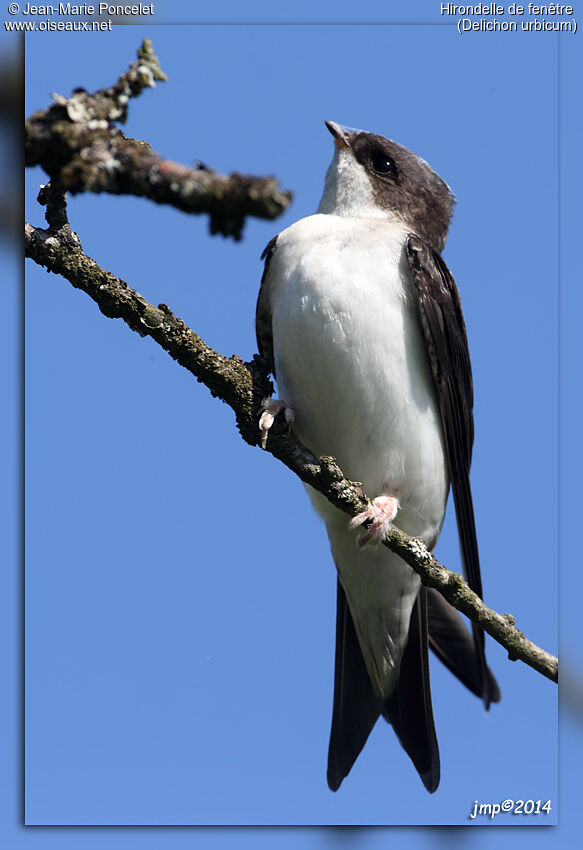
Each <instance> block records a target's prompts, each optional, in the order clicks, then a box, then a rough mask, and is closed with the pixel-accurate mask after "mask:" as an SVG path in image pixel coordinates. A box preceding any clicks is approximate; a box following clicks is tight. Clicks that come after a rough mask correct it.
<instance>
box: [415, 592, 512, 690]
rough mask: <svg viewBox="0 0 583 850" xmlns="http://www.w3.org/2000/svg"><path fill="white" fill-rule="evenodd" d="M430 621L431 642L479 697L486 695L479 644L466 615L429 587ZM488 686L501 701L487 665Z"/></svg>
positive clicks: (442, 659)
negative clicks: (477, 651) (465, 619)
mask: <svg viewBox="0 0 583 850" xmlns="http://www.w3.org/2000/svg"><path fill="white" fill-rule="evenodd" d="M427 621H428V629H429V646H430V647H431V649H432V650H433V652H434V653H435V654H436V655H437V657H438V658H439V660H440V661H441V662H442V663H443V664H445V666H446V667H447V668H448V670H451V672H452V673H453V674H454V676H457V678H458V679H459V680H460V682H462V684H464V685H465V686H466V688H468V689H469V690H470V691H471V692H472V693H473V694H475V695H476V696H477V697H481V696H482V691H483V685H482V681H481V679H480V675H479V673H480V663H479V660H478V658H477V655H476V646H475V643H474V640H473V639H472V635H471V634H470V632H469V631H468V630H467V628H466V626H465V623H464V619H463V617H462V616H461V614H459V613H458V612H457V611H456V609H455V608H454V607H453V606H452V605H450V604H449V602H448V601H447V600H446V599H444V598H443V596H442V595H441V593H439V592H438V591H437V590H433V588H430V587H428V588H427ZM486 675H487V677H488V689H489V691H490V699H491V701H492V702H500V689H499V688H498V684H497V682H496V679H495V678H494V676H493V674H492V671H491V670H490V668H489V667H486Z"/></svg>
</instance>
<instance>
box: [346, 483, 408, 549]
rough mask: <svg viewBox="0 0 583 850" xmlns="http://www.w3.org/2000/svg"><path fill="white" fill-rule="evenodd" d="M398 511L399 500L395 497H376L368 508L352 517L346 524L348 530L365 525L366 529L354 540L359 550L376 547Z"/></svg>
mask: <svg viewBox="0 0 583 850" xmlns="http://www.w3.org/2000/svg"><path fill="white" fill-rule="evenodd" d="M398 510H399V500H398V499H397V497H396V496H377V498H376V499H373V501H372V503H371V506H370V508H367V509H366V511H362V512H361V513H359V514H357V515H356V516H355V517H352V519H351V520H350V522H349V523H348V527H349V528H357V527H358V526H359V525H364V524H365V523H366V524H367V527H366V529H365V530H364V531H361V532H360V534H359V535H358V537H357V538H356V545H357V546H358V547H359V549H362V548H363V546H369V545H370V546H378V545H379V543H381V542H382V541H383V539H384V538H385V536H386V534H387V532H388V530H389V528H390V527H391V523H392V521H393V520H394V519H395V517H396V516H397V511H398Z"/></svg>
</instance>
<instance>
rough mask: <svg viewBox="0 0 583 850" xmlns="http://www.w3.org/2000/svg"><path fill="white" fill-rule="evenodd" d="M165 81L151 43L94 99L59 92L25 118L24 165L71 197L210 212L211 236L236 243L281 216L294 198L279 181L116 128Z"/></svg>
mask: <svg viewBox="0 0 583 850" xmlns="http://www.w3.org/2000/svg"><path fill="white" fill-rule="evenodd" d="M161 80H166V75H165V74H164V73H163V71H162V70H161V69H160V66H159V63H158V59H157V58H156V56H155V55H154V53H153V50H152V44H151V42H150V41H149V40H148V39H146V40H145V41H144V43H143V44H142V46H141V48H140V49H139V50H138V59H137V60H136V61H135V62H133V63H132V64H131V65H130V67H129V69H128V70H127V71H126V72H125V73H124V74H122V75H121V77H120V78H119V80H118V81H117V83H115V85H113V86H111V87H110V88H108V89H101V90H100V91H97V92H95V93H93V94H89V93H88V92H86V91H85V90H84V89H75V91H74V92H73V93H72V94H71V97H69V98H67V97H63V96H62V95H53V100H54V101H55V102H54V104H53V105H52V106H50V107H49V108H48V109H46V110H40V111H39V112H36V113H35V114H34V115H32V116H31V118H29V119H28V120H27V121H26V124H25V163H26V165H27V166H34V165H41V166H42V167H43V168H44V170H45V171H46V172H47V174H48V175H49V176H50V177H51V179H53V180H58V181H59V183H60V184H61V185H62V186H63V188H64V189H66V190H68V191H70V192H72V193H73V194H76V193H79V192H109V193H112V194H115V195H120V194H127V195H139V196H142V197H146V198H149V199H150V200H152V201H155V202H156V203H158V204H169V205H171V206H173V207H176V208H177V209H179V210H182V211H183V212H187V213H196V214H201V213H204V214H207V215H208V216H209V220H210V230H211V233H220V234H222V235H223V236H232V237H233V238H234V239H237V240H238V239H240V238H241V233H242V230H243V226H244V223H245V218H246V216H255V217H258V218H266V219H273V218H276V217H277V216H278V215H280V214H281V213H282V212H283V211H284V210H285V209H286V208H287V206H288V205H289V203H290V201H291V197H292V195H291V192H284V191H282V190H281V189H280V188H279V185H278V182H277V180H276V179H275V178H274V177H252V176H249V175H243V174H237V173H233V174H231V175H230V176H226V175H223V174H217V173H216V172H215V171H213V170H212V169H209V168H206V167H201V166H198V167H194V168H189V167H188V166H186V165H181V164H180V163H177V162H172V161H171V160H169V159H165V158H164V157H162V156H160V154H157V153H156V152H155V151H152V150H151V148H150V145H149V144H147V142H143V141H139V140H137V139H129V138H126V136H124V134H123V133H122V132H121V130H119V128H118V127H116V126H114V122H124V121H125V120H126V118H127V105H128V101H129V100H130V98H132V97H137V96H138V95H140V94H141V93H142V91H143V90H144V89H145V88H148V87H153V86H155V84H156V81H161Z"/></svg>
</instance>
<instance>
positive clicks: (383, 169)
mask: <svg viewBox="0 0 583 850" xmlns="http://www.w3.org/2000/svg"><path fill="white" fill-rule="evenodd" d="M370 164H371V168H372V170H373V171H374V173H375V174H379V175H380V176H381V177H396V176H397V169H396V168H395V163H394V162H393V160H392V159H391V158H390V157H389V156H387V155H386V154H385V153H375V154H373V155H372V156H371V159H370Z"/></svg>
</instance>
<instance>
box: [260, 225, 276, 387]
mask: <svg viewBox="0 0 583 850" xmlns="http://www.w3.org/2000/svg"><path fill="white" fill-rule="evenodd" d="M276 243H277V236H274V237H273V239H271V240H270V241H269V242H268V243H267V245H266V246H265V248H264V250H263V253H262V254H261V259H262V260H265V265H264V267H263V276H262V278H261V286H260V287H259V295H258V297H257V308H256V311H255V333H256V334H257V345H258V347H259V353H260V354H261V356H262V357H263V358H265V360H266V361H267V363H268V364H269V371H270V372H271V374H272V375H273V376H274V377H275V361H274V357H273V330H272V327H271V279H270V275H269V266H270V263H271V258H272V257H273V255H274V253H275V246H276Z"/></svg>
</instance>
